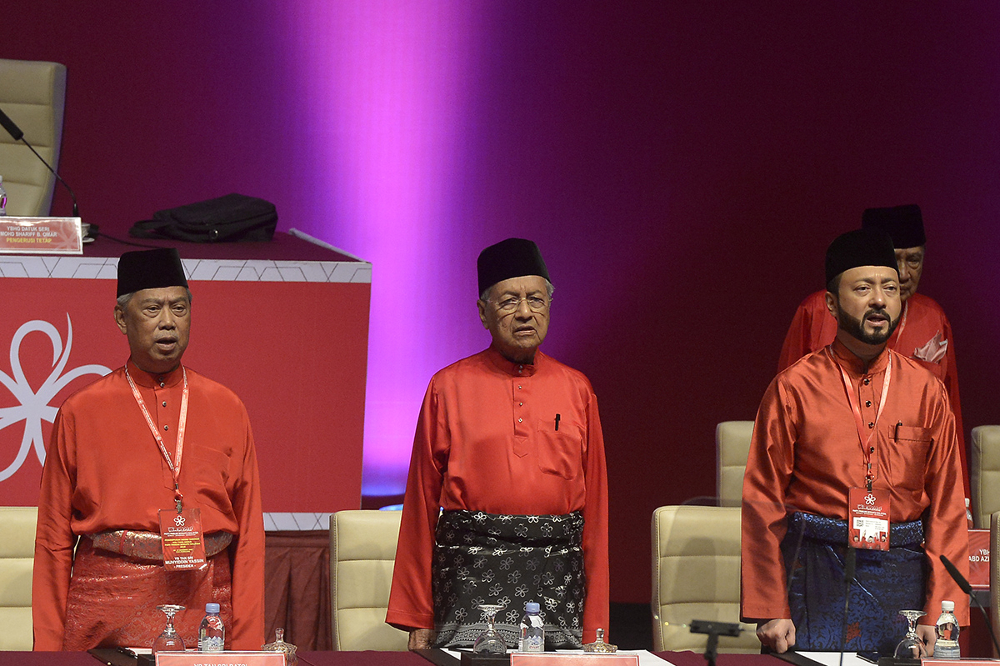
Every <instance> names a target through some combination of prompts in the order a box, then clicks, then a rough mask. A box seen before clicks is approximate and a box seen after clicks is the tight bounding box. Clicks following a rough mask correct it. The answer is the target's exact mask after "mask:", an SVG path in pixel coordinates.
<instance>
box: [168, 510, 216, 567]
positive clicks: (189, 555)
mask: <svg viewBox="0 0 1000 666" xmlns="http://www.w3.org/2000/svg"><path fill="white" fill-rule="evenodd" d="M159 513H160V537H161V538H162V539H163V566H165V567H166V569H167V571H188V570H191V569H204V568H205V567H207V566H208V563H207V562H206V561H205V532H204V531H203V530H202V528H201V509H198V508H190V509H184V510H183V511H181V512H180V513H178V512H177V510H176V509H160V512H159Z"/></svg>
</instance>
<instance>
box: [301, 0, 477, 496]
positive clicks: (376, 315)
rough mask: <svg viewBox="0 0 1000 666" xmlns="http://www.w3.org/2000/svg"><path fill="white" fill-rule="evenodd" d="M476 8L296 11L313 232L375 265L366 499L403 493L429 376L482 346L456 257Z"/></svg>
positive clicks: (315, 4)
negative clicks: (315, 223)
mask: <svg viewBox="0 0 1000 666" xmlns="http://www.w3.org/2000/svg"><path fill="white" fill-rule="evenodd" d="M473 14H474V11H473V5H472V4H470V3H467V2H460V1H456V2H436V3H423V2H413V3H411V2H393V1H371V0H361V1H357V2H335V3H329V2H326V1H325V0H313V1H312V2H297V3H295V5H294V18H293V17H289V19H290V20H292V21H296V22H298V23H297V25H295V29H294V30H293V33H294V35H293V36H292V41H293V42H294V43H295V47H294V48H295V49H296V50H297V55H295V56H293V58H294V59H293V61H292V66H291V68H290V69H291V70H292V71H293V72H294V73H295V76H296V77H298V78H297V80H296V81H293V82H292V87H294V88H295V89H296V90H297V91H299V92H298V93H297V94H300V95H303V97H304V99H303V104H304V108H302V109H301V110H300V112H299V113H297V114H296V117H297V121H299V120H300V121H301V122H302V123H303V124H304V127H303V126H300V127H299V128H298V129H297V136H300V137H306V138H307V141H308V142H309V144H310V146H309V147H308V148H306V149H305V150H303V151H302V152H303V153H304V154H307V155H309V160H310V164H309V165H308V168H305V169H302V171H303V172H305V173H308V174H311V175H309V176H307V177H309V178H313V179H314V182H312V183H310V185H309V186H308V187H305V188H303V189H304V190H305V191H309V192H312V193H314V194H315V201H316V204H315V205H316V210H315V215H314V216H313V217H314V218H315V219H318V220H321V222H320V223H319V225H320V226H319V228H312V229H309V228H308V227H307V228H306V230H307V231H308V232H309V233H313V234H314V235H316V236H318V237H320V238H322V239H324V240H326V241H328V242H331V243H334V244H335V245H337V246H338V247H343V248H344V249H346V250H348V251H350V252H352V253H354V254H357V255H358V256H360V257H362V258H364V259H366V260H368V261H371V262H372V264H373V277H372V303H371V322H370V326H371V328H370V344H369V354H368V387H367V399H366V414H365V457H364V494H365V495H391V494H396V493H401V492H402V490H403V487H404V485H405V478H406V468H407V463H408V460H409V452H410V446H411V443H412V438H413V428H414V424H415V422H416V414H417V410H418V408H419V405H420V401H421V398H422V396H423V392H424V389H425V388H426V386H427V382H428V380H429V379H430V376H431V374H433V372H434V371H435V370H437V369H439V368H440V367H442V366H444V365H446V364H447V363H450V362H451V361H453V360H457V359H458V358H460V357H461V356H464V355H467V354H469V353H472V352H474V351H476V350H478V349H479V348H481V347H482V346H483V345H484V340H483V338H482V331H481V330H480V331H477V326H478V320H477V319H476V318H475V317H474V309H473V307H472V298H473V297H472V295H471V294H472V291H473V290H472V289H469V288H468V286H469V284H468V283H469V280H470V275H471V273H470V271H469V270H456V269H455V268H453V267H452V266H449V264H448V260H447V258H448V257H449V256H453V255H454V254H455V253H454V245H456V244H458V243H460V242H461V239H460V236H461V235H462V225H463V222H464V221H463V220H462V219H461V217H460V216H459V215H457V214H456V211H455V210H454V209H455V205H454V202H455V201H456V199H457V198H458V197H459V193H457V192H456V189H457V186H458V185H459V183H460V180H461V179H460V171H461V170H462V162H463V159H464V156H463V142H462V136H461V131H462V128H463V127H464V125H465V122H466V121H465V118H464V113H465V111H466V94H467V88H468V86H469V81H468V78H469V76H470V72H469V68H470V65H473V64H474V63H475V53H474V49H475V46H476V40H475V32H476V30H475V21H474V18H475V17H474V16H473ZM331 206H332V208H331ZM474 257H475V255H474V254H473V255H472V259H470V262H471V261H473V260H474ZM431 276H433V279H429V278H430V277H431ZM441 284H446V285H451V290H449V288H448V287H446V288H445V289H444V290H442V289H440V288H439V287H438V286H437V285H441ZM473 284H474V283H473ZM452 290H453V291H452ZM456 322H460V324H459V325H458V326H457V327H456ZM331 418H336V414H331Z"/></svg>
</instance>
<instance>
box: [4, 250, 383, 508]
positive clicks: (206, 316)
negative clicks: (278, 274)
mask: <svg viewBox="0 0 1000 666" xmlns="http://www.w3.org/2000/svg"><path fill="white" fill-rule="evenodd" d="M73 260H76V261H84V260H83V259H73ZM60 261H63V262H65V261H66V258H63V259H61V260H60ZM269 263H271V262H269ZM273 263H281V262H273ZM317 265H319V264H317ZM362 265H363V266H366V265H365V264H362ZM185 266H186V268H187V269H188V270H189V272H190V267H189V266H188V265H187V262H185ZM105 268H106V267H105ZM279 268H280V267H279ZM111 270H112V273H111V274H112V275H113V274H114V273H113V266H112V267H111ZM107 272H108V271H107V270H105V269H102V270H101V271H100V273H101V275H102V276H106V273H107ZM333 273H335V271H327V272H326V274H333ZM8 274H9V273H8ZM320 274H323V272H322V271H320ZM369 275H370V272H369ZM191 291H192V293H193V299H194V300H193V303H192V324H191V342H190V345H189V347H188V349H187V352H186V353H185V355H184V364H185V365H186V366H188V367H190V368H192V369H194V370H197V371H198V372H201V373H202V374H204V375H206V376H207V377H210V378H212V379H214V380H216V381H218V382H220V383H222V384H224V385H225V386H227V387H229V388H231V389H232V390H233V391H235V392H236V393H237V395H239V396H240V398H242V399H243V402H244V403H245V404H246V407H247V411H248V413H249V414H250V422H251V425H252V427H253V430H254V438H255V440H256V444H257V457H258V462H259V464H260V473H261V486H262V496H263V504H264V511H265V512H331V511H338V510H340V509H356V508H359V506H360V501H361V454H362V434H363V428H364V398H365V372H366V367H367V351H368V309H369V300H370V295H371V284H370V283H369V282H325V281H323V282H264V281H236V280H226V281H219V280H208V281H200V280H192V281H191ZM114 298H115V281H114V280H108V279H58V278H50V277H41V278H2V279H0V305H2V308H3V312H4V316H3V317H2V318H0V504H3V505H20V506H31V505H35V504H36V503H37V500H38V486H39V481H40V478H41V468H42V462H43V461H44V456H45V447H46V445H47V443H48V437H49V434H50V432H51V429H52V420H53V419H54V418H55V415H56V411H57V409H58V407H59V405H60V404H62V401H63V400H65V398H66V397H67V396H68V395H70V394H71V393H72V392H73V391H76V390H78V389H80V388H81V387H83V386H85V385H86V384H87V383H89V382H91V381H94V380H95V379H97V378H98V377H99V376H102V375H104V374H106V373H108V372H110V371H111V370H113V369H115V368H118V367H120V366H121V365H123V364H124V362H125V360H126V359H127V358H128V342H127V340H126V338H125V337H124V336H123V335H122V334H121V332H120V331H119V330H118V328H117V326H116V325H115V322H114V318H113V307H114ZM8 350H9V353H6V354H5V353H4V352H7V351H8Z"/></svg>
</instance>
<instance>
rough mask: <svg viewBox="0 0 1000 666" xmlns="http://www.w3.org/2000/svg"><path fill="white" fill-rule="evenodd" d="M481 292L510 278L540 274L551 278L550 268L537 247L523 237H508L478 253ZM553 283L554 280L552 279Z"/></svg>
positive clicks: (477, 263)
mask: <svg viewBox="0 0 1000 666" xmlns="http://www.w3.org/2000/svg"><path fill="white" fill-rule="evenodd" d="M476 267H477V268H478V269H479V293H480V294H482V293H483V292H484V291H486V290H487V289H489V288H490V287H492V286H493V285H495V284H496V283H497V282H503V281H504V280H509V279H510V278H515V277H522V276H524V275H540V276H541V277H543V278H545V279H546V280H549V269H547V268H546V267H545V260H544V259H542V253H541V252H539V251H538V246H537V245H535V243H534V242H533V241H530V240H525V239H524V238H508V239H507V240H503V241H500V242H499V243H497V244H496V245H490V246H489V247H488V248H486V249H485V250H483V251H482V252H480V253H479V260H478V261H477V262H476ZM549 282H551V280H549Z"/></svg>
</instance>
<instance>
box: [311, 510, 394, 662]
mask: <svg viewBox="0 0 1000 666" xmlns="http://www.w3.org/2000/svg"><path fill="white" fill-rule="evenodd" d="M401 513H402V512H401V511H367V510H356V511H338V512H337V513H335V514H333V515H331V516H330V594H331V596H332V600H331V601H332V604H331V611H332V613H331V615H332V616H333V649H334V650H351V651H354V650H405V649H406V643H407V639H408V636H407V633H406V632H405V631H400V630H399V629H394V628H393V627H390V626H389V625H388V624H386V623H385V612H386V608H387V607H388V605H389V587H390V586H391V584H392V566H393V563H394V562H395V560H396V541H397V539H398V538H399V516H400V514H401Z"/></svg>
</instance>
